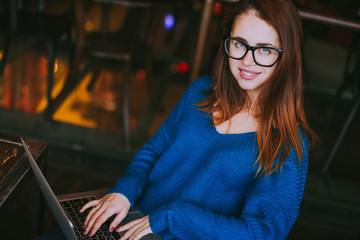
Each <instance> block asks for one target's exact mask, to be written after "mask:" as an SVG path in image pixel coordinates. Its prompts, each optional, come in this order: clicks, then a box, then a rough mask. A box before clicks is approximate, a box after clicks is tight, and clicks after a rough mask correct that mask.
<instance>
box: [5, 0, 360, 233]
mask: <svg viewBox="0 0 360 240" xmlns="http://www.w3.org/2000/svg"><path fill="white" fill-rule="evenodd" d="M235 2H236V0H171V1H163V0H134V1H131V0H95V1H91V0H16V1H15V0H14V1H9V0H1V6H0V7H1V9H0V10H1V13H0V14H1V16H0V18H1V20H0V58H1V62H0V135H1V139H2V140H0V151H1V154H0V158H1V160H0V204H1V205H0V234H2V236H3V237H0V238H1V239H32V238H34V237H35V236H38V235H40V234H42V233H44V232H47V231H49V230H51V229H54V228H56V227H57V223H56V221H55V220H54V217H53V216H52V214H51V211H50V210H49V208H48V206H47V204H46V203H45V202H44V200H43V199H42V197H41V196H39V195H36V194H34V192H35V190H34V189H36V182H34V181H33V174H32V172H31V169H30V168H29V164H28V163H27V160H26V158H24V157H22V156H23V155H22V154H23V153H24V152H23V150H21V151H20V150H19V148H18V146H17V145H14V144H11V143H12V142H20V140H19V139H20V137H23V138H24V139H25V140H28V141H29V142H31V143H32V144H34V146H35V148H37V149H38V151H37V153H36V156H37V159H36V160H37V162H38V164H39V165H40V166H41V169H42V171H43V172H44V174H45V176H46V179H47V181H48V182H49V185H50V186H51V188H52V189H53V191H54V193H55V194H56V195H62V194H68V193H75V192H82V191H90V190H94V189H106V188H110V187H111V186H112V185H113V184H114V183H115V181H116V179H117V178H118V177H120V176H122V174H123V173H124V171H125V169H126V167H127V165H128V164H129V163H130V162H131V160H132V157H133V156H134V154H135V153H136V151H137V150H139V149H140V148H141V147H142V146H143V144H144V143H145V142H146V141H147V140H148V139H149V138H150V137H151V136H152V135H153V134H154V133H155V132H156V131H157V129H158V128H159V127H160V126H161V124H162V123H163V122H164V121H165V120H166V118H167V116H168V115H169V113H170V112H171V110H172V109H173V108H174V106H175V104H176V103H177V101H178V100H179V98H180V97H181V95H182V94H183V92H184V90H185V89H186V87H187V86H188V85H189V84H190V83H191V82H192V81H193V80H195V79H196V78H197V77H199V76H203V75H209V74H211V70H212V63H213V60H214V58H215V55H216V52H217V48H218V46H219V43H220V41H221V34H219V33H220V32H221V23H222V20H223V19H224V16H225V15H226V12H227V11H228V10H229V9H230V8H231V7H232V6H233V4H235ZM293 2H294V4H295V5H296V6H297V7H298V9H299V13H300V16H301V17H302V21H303V28H304V49H303V56H304V106H305V112H306V115H307V118H308V120H309V122H310V125H311V127H312V128H313V129H314V130H315V132H316V133H317V134H318V135H319V138H320V141H319V142H318V143H317V144H316V145H315V146H314V147H313V148H312V149H311V151H310V158H309V168H308V175H307V182H306V187H305V191H304V197H303V201H302V203H301V208H300V214H299V216H298V219H297V220H296V222H295V224H294V226H293V228H292V230H291V231H290V233H289V236H288V239H294V240H297V239H307V240H312V239H327V240H329V239H341V240H347V239H349V240H350V239H353V240H355V239H357V240H359V239H360V173H359V169H360V151H359V149H358V148H359V147H360V141H359V136H358V134H360V109H359V105H360V95H359V94H360V2H359V1H358V0H332V1H327V0H293ZM279 14H281V13H279ZM30 147H31V146H30ZM33 206H35V207H33Z"/></svg>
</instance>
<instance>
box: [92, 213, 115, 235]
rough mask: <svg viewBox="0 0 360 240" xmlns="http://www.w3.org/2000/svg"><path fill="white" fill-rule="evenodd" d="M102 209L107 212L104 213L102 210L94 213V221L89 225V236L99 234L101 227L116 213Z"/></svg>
mask: <svg viewBox="0 0 360 240" xmlns="http://www.w3.org/2000/svg"><path fill="white" fill-rule="evenodd" d="M101 209H105V210H104V211H102V210H100V209H99V210H97V212H96V213H94V216H93V217H92V219H94V221H93V222H90V223H89V225H90V224H91V227H90V232H89V236H93V235H94V234H95V233H96V232H97V230H98V229H99V228H100V227H101V225H102V224H103V223H104V222H105V221H106V220H107V219H108V218H109V217H111V216H112V215H113V214H114V212H113V211H111V210H110V209H106V208H101Z"/></svg>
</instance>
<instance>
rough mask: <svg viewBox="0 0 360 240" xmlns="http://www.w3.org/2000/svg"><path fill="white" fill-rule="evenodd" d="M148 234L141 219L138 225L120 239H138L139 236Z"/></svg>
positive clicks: (145, 222)
mask: <svg viewBox="0 0 360 240" xmlns="http://www.w3.org/2000/svg"><path fill="white" fill-rule="evenodd" d="M148 233H149V230H147V221H146V219H142V220H141V221H140V222H139V223H138V224H136V225H134V226H133V227H132V228H130V229H129V230H128V231H127V232H126V233H125V234H124V235H123V237H122V238H121V239H140V238H141V236H145V235H147V234H148Z"/></svg>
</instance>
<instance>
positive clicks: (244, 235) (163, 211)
mask: <svg viewBox="0 0 360 240" xmlns="http://www.w3.org/2000/svg"><path fill="white" fill-rule="evenodd" d="M305 142H306V141H305ZM307 151H308V147H307V142H306V151H305V153H304V154H303V158H302V162H301V165H300V166H299V164H298V163H297V160H296V159H297V158H295V156H296V155H295V154H291V155H290V157H289V158H288V159H286V161H285V163H284V165H283V168H282V170H281V171H277V172H275V173H273V174H271V175H270V176H268V177H265V176H261V177H258V178H257V179H255V180H254V182H253V183H252V184H251V186H249V190H248V193H247V194H246V197H245V201H244V203H243V208H242V211H241V212H239V214H238V216H225V215H222V214H217V213H215V212H212V211H210V210H209V209H204V208H202V207H200V206H196V205H194V204H191V203H186V202H172V203H170V204H168V205H166V206H162V207H161V208H159V209H157V210H155V211H154V212H152V213H150V226H151V229H152V231H153V232H155V233H159V232H162V231H169V232H170V233H171V234H172V235H174V236H175V237H177V238H179V239H223V240H226V239H229V240H230V239H231V240H233V239H247V240H248V239H276V240H278V239H285V238H286V236H287V234H288V233H289V231H290V229H291V227H292V225H293V224H294V222H295V220H296V218H297V216H298V213H299V206H300V202H301V199H302V195H303V190H304V185H305V179H306V172H307V162H308V152H307ZM291 157H292V160H291Z"/></svg>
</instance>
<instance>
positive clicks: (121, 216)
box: [109, 210, 127, 232]
mask: <svg viewBox="0 0 360 240" xmlns="http://www.w3.org/2000/svg"><path fill="white" fill-rule="evenodd" d="M126 214H127V211H125V210H122V211H121V212H120V213H119V214H118V215H117V216H116V217H115V218H114V220H113V221H112V222H111V224H110V226H109V229H110V232H113V231H114V230H115V228H116V227H117V226H118V225H119V224H120V223H121V221H122V220H123V219H124V218H125V216H126Z"/></svg>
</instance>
